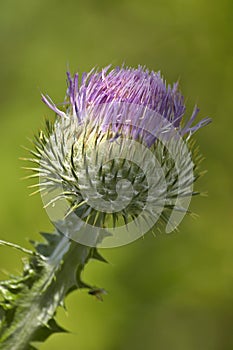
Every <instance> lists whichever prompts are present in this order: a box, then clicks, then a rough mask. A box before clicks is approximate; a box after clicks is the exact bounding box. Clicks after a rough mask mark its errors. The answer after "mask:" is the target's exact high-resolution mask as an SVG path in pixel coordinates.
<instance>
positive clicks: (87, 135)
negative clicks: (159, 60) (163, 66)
mask: <svg viewBox="0 0 233 350" xmlns="http://www.w3.org/2000/svg"><path fill="white" fill-rule="evenodd" d="M67 82H68V89H67V96H66V100H65V103H64V105H63V107H62V108H61V109H59V108H58V107H57V106H56V105H55V104H54V103H53V102H52V100H51V99H50V98H49V97H45V96H43V97H42V99H43V101H44V102H45V103H46V104H47V105H48V106H49V107H50V108H51V109H52V110H53V111H54V112H55V113H56V115H57V118H56V120H55V123H54V125H53V126H49V127H48V132H47V134H41V137H40V139H38V143H37V151H38V156H39V157H40V168H39V174H40V180H41V181H40V186H41V191H42V194H43V192H44V196H43V200H44V203H45V206H46V208H47V211H48V214H49V216H50V218H51V220H52V221H53V222H54V223H55V224H56V225H57V226H59V230H60V231H62V232H63V233H64V234H65V235H68V236H69V237H70V238H72V239H75V240H77V241H79V242H80V243H82V244H85V245H90V246H93V245H96V244H97V243H100V242H101V241H102V242H103V243H102V246H116V245H122V244H126V243H129V242H130V241H133V240H135V239H136V238H138V237H139V236H141V235H142V234H144V233H145V232H147V231H148V230H150V229H151V228H153V227H154V226H155V224H156V223H158V222H161V221H163V222H165V223H166V225H167V227H166V231H167V232H170V231H171V230H173V229H174V228H176V227H177V225H178V224H179V223H180V221H181V220H182V218H183V216H184V214H185V212H186V211H187V210H188V205H189V202H190V198H191V195H192V194H193V187H192V186H193V182H194V181H195V179H196V178H197V173H196V164H195V161H194V153H195V152H192V150H190V147H189V146H188V145H187V139H189V138H190V136H191V135H192V134H193V133H194V132H195V131H197V130H198V129H199V128H200V127H202V126H204V125H206V124H207V123H208V122H209V119H208V118H206V119H203V120H202V121H201V122H199V123H197V124H196V125H194V126H193V123H194V120H195V118H196V116H197V114H198V108H197V107H195V108H194V111H193V114H192V116H191V117H190V119H188V121H186V122H185V120H184V114H185V105H184V99H183V96H182V95H181V94H180V92H179V90H178V83H175V84H173V86H170V85H166V83H165V81H164V80H163V79H162V77H161V75H160V73H155V72H153V71H151V72H150V71H148V70H147V69H145V68H143V67H138V68H137V69H132V68H125V67H121V68H119V67H118V68H115V69H112V70H110V67H106V68H104V69H102V70H101V71H98V70H92V71H91V72H89V73H84V74H83V75H82V76H81V77H80V78H79V76H78V74H75V75H74V76H73V77H71V75H70V73H67ZM104 237H105V239H104V240H103V238H104ZM106 237H108V238H107V239H106ZM106 241H107V243H105V242H106Z"/></svg>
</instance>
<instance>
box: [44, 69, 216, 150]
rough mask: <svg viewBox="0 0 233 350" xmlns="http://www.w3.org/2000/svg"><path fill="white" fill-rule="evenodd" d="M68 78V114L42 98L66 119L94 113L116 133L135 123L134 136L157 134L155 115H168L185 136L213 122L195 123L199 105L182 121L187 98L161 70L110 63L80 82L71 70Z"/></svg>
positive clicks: (148, 137) (150, 140) (148, 140)
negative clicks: (111, 67)
mask: <svg viewBox="0 0 233 350" xmlns="http://www.w3.org/2000/svg"><path fill="white" fill-rule="evenodd" d="M67 78H68V79H67V82H68V89H67V97H68V108H67V111H66V113H65V112H63V111H61V110H60V109H58V108H57V106H56V105H55V104H54V103H53V102H52V101H51V99H50V98H49V97H45V96H42V100H43V101H44V102H45V103H46V104H47V105H48V106H49V107H50V108H51V109H52V110H53V111H54V112H55V113H56V114H57V115H59V116H61V117H66V118H67V117H70V116H73V117H76V118H77V119H78V121H79V122H80V123H82V122H83V121H85V118H86V117H87V115H88V116H90V115H91V116H92V117H91V119H92V121H94V122H96V123H97V122H98V123H99V122H100V123H101V124H102V126H109V125H114V126H113V127H112V129H113V130H114V131H115V132H116V133H117V132H118V130H119V128H121V130H122V124H123V125H124V128H123V130H124V129H125V130H126V129H127V125H131V126H132V125H133V126H134V128H133V133H132V135H133V137H134V138H137V136H138V134H139V133H140V132H141V130H143V129H146V130H147V131H148V130H151V132H152V134H154V133H155V129H156V128H158V127H160V126H159V125H158V121H157V120H156V118H155V117H154V116H155V115H157V116H160V118H164V121H165V122H167V123H168V124H169V125H171V126H172V128H175V129H176V130H177V131H178V132H179V134H180V135H181V136H183V135H185V134H193V133H194V132H196V131H197V130H198V129H199V128H201V127H202V126H204V125H207V124H208V123H209V122H210V119H209V118H205V119H203V120H201V121H200V122H199V123H197V124H196V125H194V126H193V123H194V120H195V118H196V116H197V114H198V112H199V109H198V108H197V106H195V107H194V110H193V113H192V115H191V117H190V119H189V120H188V121H187V122H186V123H182V119H183V117H184V114H185V111H186V107H185V104H184V98H183V96H182V95H181V94H180V92H179V90H178V82H176V83H174V84H173V86H171V85H167V84H166V82H165V81H164V79H163V78H162V77H161V74H160V72H158V73H155V72H154V71H149V70H148V69H146V68H145V67H141V66H139V67H138V68H137V69H133V68H129V67H124V66H123V67H116V68H114V69H112V70H110V66H107V67H105V68H103V69H102V70H101V71H98V70H94V69H93V70H91V71H90V72H89V73H83V74H82V76H81V81H80V82H79V75H78V74H75V75H74V77H73V78H72V77H71V75H70V73H69V72H68V73H67ZM103 106H104V108H103ZM116 106H117V110H116ZM129 106H131V107H132V108H131V109H130V108H129ZM145 109H147V111H150V113H144V118H143V120H141V121H140V122H139V120H140V116H141V114H142V112H143V110H145ZM88 110H89V111H90V110H92V113H90V112H89V113H88ZM152 111H153V116H152V114H151V112H152ZM183 124H184V125H183ZM125 126H126V127H125ZM135 126H136V127H135ZM144 138H145V141H146V143H147V145H148V146H150V145H151V144H152V143H153V142H154V140H155V138H154V137H153V136H151V135H148V133H146V134H145V135H144Z"/></svg>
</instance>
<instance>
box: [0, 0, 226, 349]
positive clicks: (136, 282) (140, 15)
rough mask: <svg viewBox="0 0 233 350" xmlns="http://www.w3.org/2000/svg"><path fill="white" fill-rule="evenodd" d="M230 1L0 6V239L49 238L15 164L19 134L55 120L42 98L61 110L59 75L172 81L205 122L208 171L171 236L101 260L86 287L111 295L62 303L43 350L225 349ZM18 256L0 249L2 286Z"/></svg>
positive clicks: (202, 141)
mask: <svg viewBox="0 0 233 350" xmlns="http://www.w3.org/2000/svg"><path fill="white" fill-rule="evenodd" d="M232 29H233V2H232V0H221V1H215V0H214V1H213V0H157V1H152V0H151V1H149V0H144V1H139V0H128V1H126V0H118V1H107V0H100V1H97V0H96V1H94V0H86V1H75V0H66V1H62V0H57V1H55V0H50V1H48V0H47V1H45V0H40V1H35V0H30V1H29V0H21V1H16V0H2V1H1V12H0V44H1V45H0V47H1V55H0V62H1V64H0V79H1V86H0V90H1V91H0V101H1V114H0V159H1V172H0V194H1V201H0V215H1V216H0V217H1V220H0V238H1V239H5V240H10V241H13V242H16V243H18V244H21V245H24V246H26V247H30V245H29V243H28V238H31V239H39V235H38V232H39V231H42V230H48V231H50V230H51V229H52V228H51V225H50V223H49V220H48V217H47V215H46V213H45V211H44V210H43V209H42V204H41V200H40V196H39V195H38V196H32V197H29V193H30V191H29V190H28V189H26V186H27V185H28V183H27V182H25V181H22V180H21V178H22V177H23V176H25V172H24V171H23V170H22V169H21V166H22V165H23V164H22V162H21V161H20V160H19V159H18V158H19V157H20V156H25V155H26V152H25V151H24V150H23V149H22V148H21V147H20V146H21V145H26V146H28V145H29V142H28V141H27V137H29V138H30V137H32V136H33V134H34V132H36V131H37V129H38V128H40V127H41V126H42V125H43V120H44V116H49V117H53V113H51V112H50V111H49V110H48V109H47V108H46V106H44V105H43V104H42V102H40V92H41V91H43V92H45V93H48V94H49V95H50V96H51V97H52V98H53V100H54V101H56V102H61V101H62V100H63V97H64V94H65V90H66V81H65V80H66V77H65V72H66V69H67V66H69V68H70V70H71V71H72V72H74V71H79V72H82V71H86V70H89V69H90V68H92V66H99V67H102V66H105V65H107V64H109V63H112V64H113V65H117V64H121V63H122V62H125V63H126V64H127V65H131V66H137V65H138V64H142V65H146V66H148V67H149V68H150V69H153V70H161V71H162V73H163V75H164V76H165V77H166V79H167V81H168V82H173V81H174V80H176V79H180V83H181V89H182V92H183V94H184V96H185V98H186V103H187V109H188V113H190V112H191V110H192V108H193V105H194V104H195V103H198V105H199V107H200V109H201V112H200V116H202V117H204V116H207V115H208V116H211V117H212V118H213V123H212V124H211V125H209V126H208V127H206V128H205V129H202V130H201V131H200V132H199V133H198V134H197V135H196V138H197V140H198V143H199V145H200V148H201V151H202V153H203V154H204V156H205V157H206V160H205V161H204V163H203V165H202V167H203V169H208V173H207V174H206V175H205V176H204V177H203V178H202V179H201V180H200V181H199V182H198V184H197V186H196V189H199V190H202V191H208V197H206V198H201V197H198V198H195V199H193V201H192V205H191V209H192V210H193V211H194V212H196V213H197V214H199V216H200V217H199V218H198V219H195V220H194V219H192V218H191V217H186V218H185V219H184V220H183V222H182V224H181V226H180V232H179V233H174V234H171V235H165V234H162V235H158V236H157V237H153V236H152V235H146V236H145V238H144V239H140V240H138V241H137V242H135V243H133V244H131V245H128V246H125V247H121V248H117V249H110V250H104V251H102V254H103V255H104V256H105V257H106V258H107V259H108V260H109V262H110V264H109V265H107V264H101V263H98V262H91V263H90V264H89V265H88V267H87V268H86V270H85V272H84V279H85V280H86V281H88V282H91V283H93V284H95V285H98V286H101V287H104V288H105V289H106V290H107V291H108V292H109V294H108V295H107V296H106V297H105V298H104V299H105V300H104V302H103V303H101V302H97V301H96V300H95V299H94V298H92V297H91V296H89V295H87V293H86V292H84V291H82V292H77V293H73V294H71V295H70V296H69V297H68V299H67V309H68V313H67V314H66V313H65V312H64V311H63V310H59V312H58V317H57V318H58V320H59V322H60V324H61V325H62V326H64V327H66V328H68V329H69V330H71V334H62V335H55V336H53V337H51V338H50V339H49V340H48V341H47V342H46V343H45V344H43V345H42V347H41V349H43V350H50V349H51V350H53V349H57V350H60V349H64V348H67V349H70V350H74V349H83V350H95V349H96V350H99V349H101V350H118V349H122V350H126V349H127V350H128V349H134V350H141V349H145V350H152V349H159V350H170V349H173V350H196V349H200V350H202V349H203V350H231V349H233V332H232V330H233V236H232V234H233V230H232V227H233V219H232V218H233V204H232V203H233V201H232V194H233V191H232V190H233V188H232V187H233V185H232V130H233V118H232V107H233V102H232V81H233V57H232V53H233V42H232V35H233V31H232ZM21 258H22V257H21V255H20V254H19V253H17V252H14V251H12V250H9V249H7V248H3V247H1V248H0V266H1V273H0V274H1V278H6V275H5V271H10V272H11V273H17V272H18V271H20V270H21V265H22V264H21Z"/></svg>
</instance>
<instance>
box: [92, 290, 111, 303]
mask: <svg viewBox="0 0 233 350" xmlns="http://www.w3.org/2000/svg"><path fill="white" fill-rule="evenodd" d="M88 294H90V295H94V296H95V297H96V299H97V300H99V301H103V295H105V294H108V293H107V291H106V290H105V289H103V288H93V289H91V290H89V292H88Z"/></svg>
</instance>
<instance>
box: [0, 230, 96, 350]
mask: <svg viewBox="0 0 233 350" xmlns="http://www.w3.org/2000/svg"><path fill="white" fill-rule="evenodd" d="M92 249H93V248H90V247H86V246H82V245H80V244H78V243H76V242H73V241H70V240H69V239H68V238H67V237H65V236H61V239H60V240H59V242H58V244H57V245H56V247H55V249H54V250H53V253H52V254H51V255H50V256H49V257H48V258H45V259H43V260H41V261H40V264H41V265H40V267H39V270H40V271H38V273H37V274H36V277H35V281H34V282H33V284H32V286H31V287H30V289H29V290H28V291H27V293H23V294H22V295H20V296H18V298H17V300H16V304H15V307H14V309H13V310H12V312H13V315H11V322H10V325H8V326H7V327H6V326H5V327H2V329H0V340H1V344H0V349H4V350H29V349H33V347H32V346H31V345H30V342H31V341H34V340H40V339H41V338H40V337H43V334H42V333H43V332H44V334H45V332H46V331H47V333H48V335H49V334H51V333H54V332H56V331H58V327H59V326H57V325H56V323H55V321H54V319H53V317H54V315H55V313H56V310H57V307H58V306H59V305H62V303H63V300H64V298H65V296H66V295H67V294H68V293H69V291H71V290H73V289H78V288H81V287H82V286H83V285H82V282H81V280H80V273H81V271H82V269H83V267H84V265H85V264H86V263H87V262H88V260H89V258H90V257H91V252H92ZM35 258H36V256H35V257H34V259H35ZM51 320H52V321H53V323H49V322H50V321H51ZM5 324H6V322H5ZM49 325H51V328H50V329H49ZM55 328H57V329H55ZM59 330H61V328H60V329H59ZM41 332H42V333H41ZM39 333H41V334H42V335H41V334H39ZM48 335H47V336H48ZM47 336H45V335H44V339H45V338H47ZM37 338H38V339H37Z"/></svg>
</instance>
